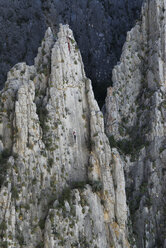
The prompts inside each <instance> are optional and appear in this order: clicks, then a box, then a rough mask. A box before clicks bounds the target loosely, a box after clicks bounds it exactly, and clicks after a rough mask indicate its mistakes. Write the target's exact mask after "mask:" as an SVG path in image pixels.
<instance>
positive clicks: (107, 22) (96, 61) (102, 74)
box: [0, 0, 143, 102]
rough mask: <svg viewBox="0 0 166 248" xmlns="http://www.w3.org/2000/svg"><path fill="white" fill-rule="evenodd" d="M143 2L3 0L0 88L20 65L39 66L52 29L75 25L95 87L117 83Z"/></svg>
mask: <svg viewBox="0 0 166 248" xmlns="http://www.w3.org/2000/svg"><path fill="white" fill-rule="evenodd" d="M142 2H143V0H125V1H124V0H79V1H76V0H70V1H69V0H68V1H66V0H61V1H60V0H21V1H17V0H12V1H11V0H1V1H0V13H1V16H0V37H1V40H0V89H2V87H3V86H4V82H5V80H6V74H7V72H8V71H9V70H10V69H11V67H13V66H14V65H15V64H16V63H18V62H22V61H25V62H26V63H27V64H28V65H32V64H33V60H34V57H35V56H36V54H37V48H38V47H39V45H40V42H41V40H42V38H43V36H44V33H45V30H46V27H47V25H49V26H50V27H52V28H53V29H54V31H57V29H58V28H59V23H63V24H69V25H70V27H71V28H72V30H73V31H74V34H75V37H76V40H77V42H78V45H79V49H80V50H81V54H82V56H83V61H84V64H85V71H86V74H87V75H88V77H91V79H92V82H93V84H94V85H95V86H96V84H100V85H101V84H102V85H103V86H102V88H97V90H98V91H99V92H98V94H97V96H98V98H100V100H101V99H102V102H103V101H104V99H103V98H105V94H104V96H103V95H102V96H101V90H102V89H103V87H104V86H105V87H104V88H105V90H106V86H107V85H108V84H109V85H110V83H111V75H112V68H113V67H114V65H115V64H116V63H117V61H118V60H119V58H120V55H121V50H122V46H123V44H124V42H125V38H126V32H127V31H128V30H130V29H131V28H132V27H133V25H134V24H135V20H136V19H138V18H139V15H140V11H141V6H142Z"/></svg>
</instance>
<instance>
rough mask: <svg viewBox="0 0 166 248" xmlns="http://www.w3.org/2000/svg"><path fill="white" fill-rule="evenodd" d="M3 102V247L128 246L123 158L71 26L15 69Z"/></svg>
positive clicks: (0, 167) (0, 207)
mask: <svg viewBox="0 0 166 248" xmlns="http://www.w3.org/2000/svg"><path fill="white" fill-rule="evenodd" d="M0 107H1V108H0V116H1V124H0V134H1V135H2V137H1V144H0V145H1V149H3V150H2V152H1V154H0V159H1V160H0V161H1V165H0V172H1V173H0V185H1V189H0V236H1V241H0V242H1V243H0V245H1V246H4V247H5V246H7V247H17V248H21V247H24V248H34V247H35V248H37V247H44V248H54V247H65V248H70V247H81V248H82V247H92V248H96V247H98V248H103V247H105V248H109V247H116V248H122V247H124V248H127V247H129V243H128V241H127V239H128V231H127V228H126V222H127V206H126V195H125V181H124V173H123V163H122V160H121V157H120V155H119V153H118V152H117V150H116V149H113V150H111V149H110V146H109V142H108V138H107V137H106V135H105V133H104V122H103V115H102V113H101V112H100V110H99V107H98V105H97V102H96V101H95V99H94V94H93V91H92V86H91V82H90V80H89V79H87V78H86V76H85V72H84V66H83V63H82V58H81V54H80V51H79V50H78V47H77V43H76V41H75V40H74V37H73V33H72V31H71V30H70V29H69V27H68V26H67V25H66V26H62V25H61V26H60V31H59V33H58V35H57V40H56V41H54V36H53V34H52V32H51V29H48V30H47V32H46V35H45V37H44V40H43V41H42V45H41V48H39V50H38V55H37V57H36V59H35V65H34V66H28V65H26V64H25V63H20V64H17V65H16V66H14V67H13V68H12V69H11V70H10V72H9V73H8V79H7V81H6V84H5V88H4V89H3V90H2V91H1V102H0ZM73 132H75V134H76V136H75V134H74V133H73Z"/></svg>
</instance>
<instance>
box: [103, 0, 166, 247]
mask: <svg viewBox="0 0 166 248" xmlns="http://www.w3.org/2000/svg"><path fill="white" fill-rule="evenodd" d="M165 10H166V1H165V0H162V1H161V0H152V1H146V4H145V5H144V7H143V10H142V20H141V21H138V22H137V24H136V26H135V27H134V28H133V29H132V30H131V31H130V32H129V33H128V35H127V39H126V43H125V45H124V47H123V53H122V56H121V60H120V63H119V64H118V65H117V66H116V67H115V68H114V70H113V87H112V88H109V89H108V94H107V99H106V131H107V134H108V136H109V137H110V144H111V146H112V147H116V148H118V150H119V151H121V154H122V155H123V157H124V162H123V165H124V168H125V173H126V192H127V200H128V203H129V207H130V214H131V220H132V229H133V234H131V237H132V238H133V237H135V239H136V245H137V247H141V248H143V247H146V248H150V247H166V239H165V223H166V218H165V199H166V198H165V176H166V174H165V171H166V168H165V166H166V76H165V75H166V74H165V72H166V57H165V47H166V39H165V37H166V36H165V35H166V29H165V25H166V11H165ZM130 224H131V223H130ZM131 241H132V240H131ZM133 243H134V240H133Z"/></svg>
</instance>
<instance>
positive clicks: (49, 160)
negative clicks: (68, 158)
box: [48, 158, 54, 167]
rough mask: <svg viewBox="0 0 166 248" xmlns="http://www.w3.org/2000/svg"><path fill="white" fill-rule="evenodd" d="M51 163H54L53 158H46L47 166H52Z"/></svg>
mask: <svg viewBox="0 0 166 248" xmlns="http://www.w3.org/2000/svg"><path fill="white" fill-rule="evenodd" d="M53 163H54V159H53V158H49V159H48V166H49V167H52V166H53Z"/></svg>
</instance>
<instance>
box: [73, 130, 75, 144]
mask: <svg viewBox="0 0 166 248" xmlns="http://www.w3.org/2000/svg"><path fill="white" fill-rule="evenodd" d="M73 138H74V141H75V142H76V131H73Z"/></svg>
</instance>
